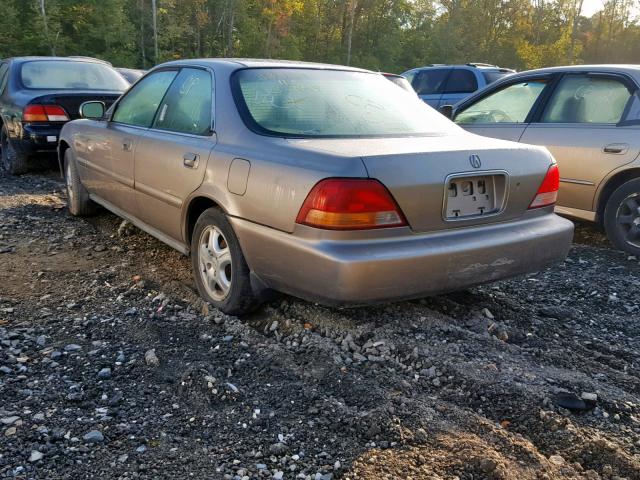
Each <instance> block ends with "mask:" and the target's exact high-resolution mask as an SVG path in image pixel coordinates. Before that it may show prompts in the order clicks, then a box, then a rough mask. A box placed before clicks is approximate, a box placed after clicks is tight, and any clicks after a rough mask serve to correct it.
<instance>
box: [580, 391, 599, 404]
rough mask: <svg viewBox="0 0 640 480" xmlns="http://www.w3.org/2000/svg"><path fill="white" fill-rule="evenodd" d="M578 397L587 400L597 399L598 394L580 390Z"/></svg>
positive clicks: (593, 400) (594, 400) (595, 400)
mask: <svg viewBox="0 0 640 480" xmlns="http://www.w3.org/2000/svg"><path fill="white" fill-rule="evenodd" d="M580 398H581V399H582V400H588V401H590V402H597V401H598V395H597V394H596V393H589V392H582V394H581V395H580Z"/></svg>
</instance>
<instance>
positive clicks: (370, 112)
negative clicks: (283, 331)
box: [59, 59, 573, 314]
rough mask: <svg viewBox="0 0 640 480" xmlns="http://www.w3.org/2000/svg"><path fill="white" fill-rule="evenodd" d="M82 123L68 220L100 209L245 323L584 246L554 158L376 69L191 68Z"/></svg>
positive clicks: (514, 266)
mask: <svg viewBox="0 0 640 480" xmlns="http://www.w3.org/2000/svg"><path fill="white" fill-rule="evenodd" d="M80 110H81V113H82V115H83V116H84V117H85V119H82V120H77V121H73V122H70V123H68V124H66V125H65V126H64V128H63V131H62V134H61V140H60V146H59V155H60V161H61V165H62V167H63V169H64V173H65V177H66V182H67V188H68V196H69V209H70V211H71V213H72V214H74V215H86V214H90V213H91V212H92V211H93V210H94V206H95V204H100V205H102V206H104V207H106V208H107V209H109V210H111V211H112V212H114V213H116V214H117V215H120V216H121V217H124V218H126V219H129V220H130V221H131V222H132V223H134V224H135V225H137V226H138V227H140V228H141V229H143V230H145V231H146V232H148V233H150V234H151V235H154V236H155V237H157V238H159V239H160V240H162V241H163V242H165V243H167V244H169V245H170V246H172V247H174V248H176V249H177V250H179V251H181V252H183V253H184V254H188V255H190V256H191V259H192V265H193V270H194V276H195V283H196V285H197V287H198V290H199V291H200V293H201V295H202V297H203V298H204V299H205V300H207V301H209V302H211V303H212V304H213V305H215V306H216V307H217V308H219V309H220V310H222V311H224V312H227V313H230V314H242V313H246V312H248V311H250V310H251V309H252V308H255V307H256V306H257V305H259V303H260V301H261V300H262V299H263V298H264V293H265V292H268V291H271V290H276V291H281V292H285V293H289V294H292V295H296V296H299V297H302V298H306V299H310V300H314V301H320V302H323V303H327V304H367V303H374V302H383V301H390V300H399V299H408V298H416V297H423V296H426V295H431V294H436V293H441V292H447V291H452V290H458V289H461V288H465V287H469V286H472V285H476V284H480V283H484V282H491V281H495V280H499V279H502V278H506V277H511V276H513V275H518V274H522V273H526V272H531V271H536V270H539V269H541V268H543V267H545V266H547V265H549V264H552V263H554V262H557V261H559V260H561V259H562V258H564V256H565V255H566V253H567V251H568V249H569V245H570V242H571V239H572V234H573V226H572V224H571V222H569V221H567V220H564V219H562V218H560V217H558V216H556V215H555V214H554V213H553V205H554V203H555V201H556V195H557V190H558V181H559V173H558V168H557V166H556V164H555V161H554V160H553V158H552V157H551V155H550V154H549V152H548V151H547V150H546V149H545V148H543V147H534V146H528V145H521V144H517V143H511V142H507V141H501V140H495V139H489V138H483V137H479V136H476V135H473V134H471V133H468V132H465V131H464V130H463V129H461V128H459V127H457V126H456V125H455V124H453V123H452V122H450V121H449V120H447V119H446V118H444V117H443V116H442V115H440V114H439V113H437V112H436V111H435V110H433V109H431V108H430V107H428V106H426V105H425V104H424V103H423V102H422V101H420V100H419V99H418V98H416V96H415V95H414V94H413V93H410V92H406V91H404V90H402V89H400V88H397V87H396V86H395V85H393V84H392V83H391V82H389V81H388V80H386V79H385V78H384V77H383V76H382V75H379V74H377V73H373V72H369V71H366V70H360V69H355V68H348V67H339V66H333V65H319V64H309V63H299V62H295V63H294V62H279V61H270V60H269V61H267V60H235V59H203V60H189V61H177V62H170V63H166V64H163V65H160V66H158V67H156V68H154V69H153V70H151V71H150V72H149V73H148V74H147V75H145V76H144V77H143V78H142V79H141V80H140V81H138V82H137V83H136V84H135V85H134V86H133V87H132V88H131V89H130V90H129V91H128V92H127V93H125V94H124V95H123V96H122V97H121V98H120V99H119V100H118V101H117V102H116V103H115V104H114V105H113V106H112V107H111V108H109V110H108V111H106V112H105V109H104V105H102V104H101V103H100V102H87V103H85V104H84V105H83V106H82V107H81V108H80ZM94 202H95V203H94Z"/></svg>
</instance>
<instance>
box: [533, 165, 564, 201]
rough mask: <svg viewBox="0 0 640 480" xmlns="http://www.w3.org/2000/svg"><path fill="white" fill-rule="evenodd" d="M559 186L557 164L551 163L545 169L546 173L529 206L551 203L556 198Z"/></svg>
mask: <svg viewBox="0 0 640 480" xmlns="http://www.w3.org/2000/svg"><path fill="white" fill-rule="evenodd" d="M559 188H560V170H558V165H557V164H555V163H554V164H553V165H551V166H550V167H549V170H547V174H546V175H545V177H544V180H543V181H542V184H541V185H540V188H538V191H537V192H536V196H535V197H534V198H533V201H532V202H531V205H529V208H540V207H546V206H548V205H553V204H554V203H556V201H557V200H558V189H559Z"/></svg>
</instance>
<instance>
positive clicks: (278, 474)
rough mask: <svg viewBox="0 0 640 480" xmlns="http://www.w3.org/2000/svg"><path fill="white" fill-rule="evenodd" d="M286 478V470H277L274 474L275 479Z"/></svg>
mask: <svg viewBox="0 0 640 480" xmlns="http://www.w3.org/2000/svg"><path fill="white" fill-rule="evenodd" d="M283 478H284V472H276V473H274V474H273V480H282V479H283Z"/></svg>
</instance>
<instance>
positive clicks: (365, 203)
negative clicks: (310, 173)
mask: <svg viewBox="0 0 640 480" xmlns="http://www.w3.org/2000/svg"><path fill="white" fill-rule="evenodd" d="M296 223H300V224H303V225H309V226H312V227H316V228H325V229H329V230H365V229H372V228H387V227H400V226H404V225H406V224H407V222H406V220H405V219H404V215H402V212H401V211H400V208H399V207H398V205H397V204H396V202H395V200H394V199H393V197H392V196H391V194H390V193H389V191H388V190H387V189H386V188H385V186H384V185H382V184H381V183H380V182H379V181H377V180H372V179H347V178H328V179H326V180H322V181H320V182H318V183H317V184H316V185H315V186H314V187H313V189H312V190H311V192H309V195H308V196H307V198H306V200H305V201H304V203H303V205H302V208H301V209H300V212H299V213H298V218H297V219H296Z"/></svg>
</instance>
